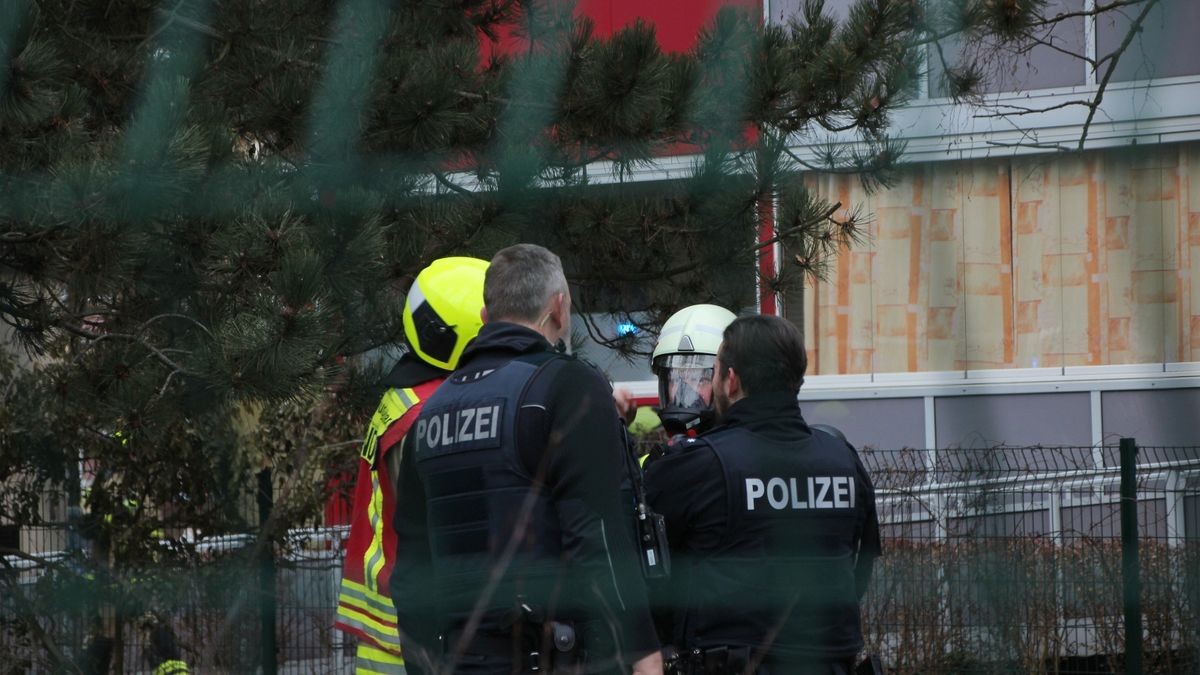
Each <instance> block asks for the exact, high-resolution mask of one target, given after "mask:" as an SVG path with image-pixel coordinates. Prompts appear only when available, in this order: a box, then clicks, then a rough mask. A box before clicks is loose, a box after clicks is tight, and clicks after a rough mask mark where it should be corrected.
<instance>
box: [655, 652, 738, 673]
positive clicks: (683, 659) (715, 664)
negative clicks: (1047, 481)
mask: <svg viewBox="0 0 1200 675" xmlns="http://www.w3.org/2000/svg"><path fill="white" fill-rule="evenodd" d="M751 656H752V651H751V649H750V648H749V647H726V646H721V647H706V648H704V649H700V648H696V649H691V650H688V651H683V652H680V653H679V654H678V655H676V656H675V657H674V658H672V659H670V663H669V664H668V666H667V667H668V669H670V671H671V672H672V673H675V674H676V675H742V673H745V672H746V668H747V666H749V665H750V657H751ZM759 670H760V668H755V672H758V671H759Z"/></svg>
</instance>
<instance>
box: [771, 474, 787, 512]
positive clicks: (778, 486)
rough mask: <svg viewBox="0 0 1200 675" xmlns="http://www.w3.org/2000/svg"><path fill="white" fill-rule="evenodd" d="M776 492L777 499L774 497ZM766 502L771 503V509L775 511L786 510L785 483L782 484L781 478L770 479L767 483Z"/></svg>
mask: <svg viewBox="0 0 1200 675" xmlns="http://www.w3.org/2000/svg"><path fill="white" fill-rule="evenodd" d="M777 491H778V493H779V497H778V498H776V497H775V494H776V492H777ZM767 501H768V502H770V503H771V508H773V509H775V510H776V511H778V510H779V509H782V508H787V504H788V489H787V483H785V482H783V479H782V478H772V479H771V480H769V481H767Z"/></svg>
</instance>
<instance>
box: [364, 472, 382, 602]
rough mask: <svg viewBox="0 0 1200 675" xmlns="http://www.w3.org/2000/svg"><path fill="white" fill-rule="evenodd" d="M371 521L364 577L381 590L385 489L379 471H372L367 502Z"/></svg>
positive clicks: (370, 584)
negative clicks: (380, 480) (369, 494)
mask: <svg viewBox="0 0 1200 675" xmlns="http://www.w3.org/2000/svg"><path fill="white" fill-rule="evenodd" d="M367 515H368V516H370V521H371V545H370V546H368V547H367V551H366V553H364V554H363V577H364V579H363V580H364V581H366V582H367V588H368V589H370V590H372V591H375V592H376V593H378V592H379V590H380V589H379V573H380V571H382V570H383V564H384V558H383V557H384V551H383V490H382V489H381V488H380V487H379V472H378V471H372V472H371V501H369V502H368V503H367Z"/></svg>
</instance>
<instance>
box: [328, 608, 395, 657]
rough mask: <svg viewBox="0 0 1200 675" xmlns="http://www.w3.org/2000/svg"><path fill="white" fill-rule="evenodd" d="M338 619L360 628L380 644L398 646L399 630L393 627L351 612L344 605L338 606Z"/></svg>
mask: <svg viewBox="0 0 1200 675" xmlns="http://www.w3.org/2000/svg"><path fill="white" fill-rule="evenodd" d="M338 621H340V622H341V623H343V624H345V625H347V626H350V627H351V628H357V629H359V630H361V631H362V632H364V633H366V634H367V635H369V636H371V638H372V639H373V640H375V641H376V642H378V643H379V644H381V645H395V646H396V648H397V649H399V648H400V632H399V631H397V630H396V629H395V628H394V627H391V628H389V627H387V626H384V625H383V624H381V623H379V622H378V621H375V620H373V619H372V618H371V617H370V616H367V615H365V614H357V613H352V612H349V611H346V607H345V606H339V607H338Z"/></svg>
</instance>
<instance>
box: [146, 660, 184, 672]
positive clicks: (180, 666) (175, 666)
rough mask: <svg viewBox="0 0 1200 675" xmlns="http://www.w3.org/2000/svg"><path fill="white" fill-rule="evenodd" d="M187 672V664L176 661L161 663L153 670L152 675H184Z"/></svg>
mask: <svg viewBox="0 0 1200 675" xmlns="http://www.w3.org/2000/svg"><path fill="white" fill-rule="evenodd" d="M187 672H188V667H187V664H186V663H184V662H183V661H176V660H170V661H163V662H162V663H160V664H158V667H157V668H155V669H154V675H186V674H187Z"/></svg>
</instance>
